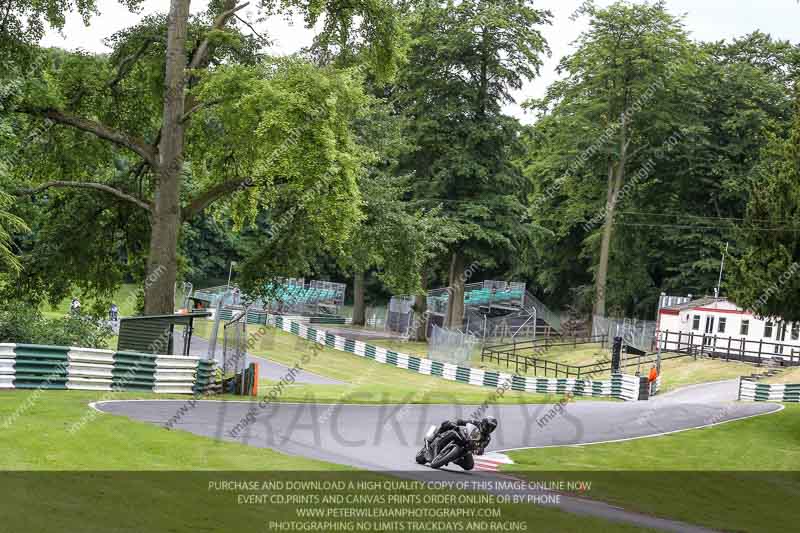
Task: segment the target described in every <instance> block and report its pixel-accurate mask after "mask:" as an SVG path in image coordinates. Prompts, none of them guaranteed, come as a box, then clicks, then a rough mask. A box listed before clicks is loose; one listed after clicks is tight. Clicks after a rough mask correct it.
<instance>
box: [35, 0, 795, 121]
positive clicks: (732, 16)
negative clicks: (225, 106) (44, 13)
mask: <svg viewBox="0 0 800 533" xmlns="http://www.w3.org/2000/svg"><path fill="white" fill-rule="evenodd" d="M581 3H582V0H540V1H534V5H535V6H536V7H537V8H539V9H547V10H550V11H551V12H552V15H553V17H552V25H550V26H545V27H543V28H542V30H541V31H542V33H543V35H544V37H545V39H546V40H547V42H548V44H549V46H550V50H551V52H552V54H551V56H550V57H549V58H545V60H544V65H543V66H542V69H541V72H540V76H539V77H538V78H536V79H534V80H533V81H531V82H529V83H526V84H525V86H524V87H523V88H522V89H521V90H520V91H517V92H516V93H515V94H514V98H515V101H516V103H512V104H508V105H507V106H506V108H505V111H506V112H507V113H509V114H511V115H513V116H516V117H517V118H519V119H520V120H521V121H522V122H525V123H531V122H533V117H532V116H531V115H530V114H526V113H525V111H524V110H523V109H522V107H520V104H521V103H522V102H524V101H525V100H527V99H529V98H539V97H541V96H543V95H544V93H545V91H546V89H547V86H548V85H549V84H550V83H552V82H553V81H554V80H556V79H557V78H558V75H557V74H556V72H555V69H556V66H557V65H558V62H559V60H560V59H561V58H562V57H563V56H565V55H568V54H569V53H570V52H571V50H572V43H573V42H574V41H575V39H576V38H577V37H578V36H579V35H580V33H581V32H582V31H583V30H584V29H585V28H586V26H587V25H586V20H585V18H583V19H578V20H575V21H572V20H570V15H572V14H573V13H574V12H575V10H576V9H577V8H578V7H579V6H580V4H581ZM596 3H597V4H598V5H608V4H610V3H612V0H599V1H597V2H596ZM99 4H100V12H101V13H100V15H99V16H96V17H94V18H92V20H91V22H90V25H89V27H85V26H84V24H83V22H82V20H81V18H80V17H79V16H76V15H72V16H70V17H68V19H67V24H66V26H65V28H64V30H63V32H61V34H59V33H58V32H55V31H50V32H49V33H48V34H47V35H46V36H45V38H44V39H43V41H42V44H43V45H45V46H58V47H61V48H66V49H69V50H75V49H83V50H87V51H91V52H97V53H100V52H108V51H109V49H108V48H107V47H106V46H105V45H104V44H103V39H105V38H106V37H108V36H110V35H111V34H113V33H114V32H116V31H118V30H120V29H123V28H126V27H128V26H131V25H133V24H136V23H137V22H138V21H139V20H140V19H141V18H142V16H143V15H144V14H149V13H154V12H158V11H163V12H165V11H167V10H168V8H169V0H145V2H144V5H143V8H142V10H141V11H140V13H130V12H129V11H128V10H127V9H125V8H124V7H122V6H120V5H119V4H118V3H117V2H116V1H115V0H99ZM206 4H207V2H206V1H205V0H195V1H193V2H192V12H193V13H196V12H199V11H202V10H203V9H205V7H206ZM667 7H668V9H669V10H670V11H671V12H672V13H673V14H676V15H683V16H684V23H685V25H686V28H687V30H688V31H689V32H690V34H691V36H692V37H693V38H694V39H697V40H702V41H717V40H722V39H728V40H730V39H733V38H734V37H736V36H740V35H744V34H747V33H750V32H752V31H755V30H760V31H762V32H763V33H769V34H771V35H772V36H774V37H776V38H780V39H787V40H790V41H792V42H793V43H798V42H800V4H798V2H797V0H667ZM242 13H243V18H245V19H248V20H254V19H255V18H256V17H257V14H256V13H255V11H254V9H252V8H245V10H244V11H243V12H242ZM255 27H256V29H257V30H258V31H259V33H260V34H262V35H267V36H268V37H269V38H270V39H272V40H273V47H272V48H271V52H272V53H274V54H291V53H293V52H295V51H297V50H299V49H300V48H302V47H304V46H307V45H308V44H310V43H311V40H312V39H313V36H314V31H313V30H309V29H306V28H305V27H304V26H303V23H302V21H301V20H299V21H296V22H293V21H287V20H286V19H284V18H283V17H274V18H271V19H269V20H267V21H266V22H264V23H262V24H258V25H256V26H255Z"/></svg>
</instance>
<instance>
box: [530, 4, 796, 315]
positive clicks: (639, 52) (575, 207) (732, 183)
mask: <svg viewBox="0 0 800 533" xmlns="http://www.w3.org/2000/svg"><path fill="white" fill-rule="evenodd" d="M583 13H585V14H588V15H589V16H590V17H591V19H590V27H589V30H588V31H587V32H586V33H585V34H584V35H582V36H581V37H580V39H579V40H578V44H579V47H578V49H577V51H576V52H575V53H574V54H573V55H571V56H568V57H566V58H564V59H563V60H562V61H561V66H560V69H561V72H562V74H563V75H564V79H562V80H560V81H558V82H556V83H554V84H553V85H552V86H551V87H550V88H549V89H548V93H547V96H546V98H544V99H543V100H541V101H535V102H530V103H529V105H530V106H532V107H533V108H534V109H537V110H539V112H540V119H539V121H538V122H537V124H536V125H535V126H533V127H532V128H530V129H529V130H528V131H527V132H526V133H525V135H524V137H523V139H524V142H525V144H526V146H527V147H528V150H529V151H528V154H527V157H526V158H525V159H524V160H523V164H524V165H525V174H526V175H527V176H528V177H529V178H530V179H531V180H532V186H533V189H534V192H533V194H532V195H531V200H530V203H531V208H530V211H531V218H532V220H533V222H534V223H535V224H538V225H540V226H542V227H544V228H546V229H547V230H549V231H548V232H541V233H539V234H538V235H537V236H536V241H535V246H534V249H533V253H532V254H531V258H530V262H529V265H530V266H529V269H528V274H529V275H531V276H533V277H535V279H536V280H537V282H538V283H539V284H540V285H541V286H542V287H543V289H544V291H545V292H546V293H549V294H550V297H549V298H550V300H551V301H553V302H554V303H557V304H565V303H570V302H571V303H577V304H579V306H580V307H581V308H582V309H583V310H585V311H588V309H589V307H590V305H591V303H592V299H593V298H592V288H591V284H592V283H593V276H594V273H595V268H596V265H597V264H598V251H599V249H600V237H601V224H600V223H597V222H593V221H597V220H598V218H600V219H602V213H603V210H604V207H605V204H606V201H607V191H608V187H609V165H613V164H619V161H620V157H621V145H622V140H621V139H622V137H621V130H622V128H621V121H620V116H621V115H622V113H624V112H626V111H629V112H628V113H626V114H625V117H626V128H627V132H626V135H627V137H628V139H629V141H630V144H629V145H628V150H627V156H626V162H625V168H626V172H627V175H628V179H627V185H625V187H626V188H625V195H624V197H623V199H622V200H620V201H619V202H618V203H617V213H616V214H615V217H614V220H615V225H614V234H613V238H612V241H611V259H610V265H609V278H608V283H607V287H606V297H607V300H608V307H609V310H610V311H612V312H613V313H615V314H624V315H627V316H632V315H637V316H642V317H648V318H649V317H651V316H652V312H653V310H654V309H655V307H656V301H657V298H658V294H659V293H660V292H661V291H666V292H668V293H671V294H687V293H691V294H696V295H699V294H708V293H710V292H711V289H712V288H713V287H714V286H715V285H716V280H717V276H718V273H719V261H720V257H721V254H722V250H723V249H724V247H725V242H726V241H730V243H731V250H732V252H734V253H737V249H738V246H739V244H738V242H737V233H736V231H735V227H736V221H735V219H736V218H738V217H743V216H744V214H745V208H746V207H745V206H746V205H747V202H748V198H749V196H750V190H751V180H752V169H753V167H754V165H756V164H757V163H758V161H759V158H760V156H759V154H760V151H761V149H762V148H763V146H764V145H765V144H766V142H767V139H768V132H769V131H770V130H773V131H775V130H777V131H785V128H786V127H787V124H788V122H789V119H790V117H791V99H790V96H789V90H788V88H789V86H790V85H789V84H790V80H791V78H792V72H793V71H794V70H795V69H796V67H797V65H798V62H797V59H798V55H797V54H798V50H797V49H796V47H793V46H791V45H790V44H789V43H786V42H781V41H776V40H774V39H771V38H770V37H768V36H765V35H763V34H760V33H758V32H756V33H754V34H752V35H748V36H745V37H743V38H740V39H736V40H734V41H732V42H719V43H691V42H689V41H688V38H687V37H686V35H685V31H684V30H683V28H682V25H681V23H680V20H679V19H676V18H674V17H672V16H671V15H669V13H668V12H666V10H665V7H664V4H663V2H656V3H654V4H646V5H639V4H631V3H626V2H617V3H615V4H612V5H611V6H609V7H608V8H603V9H600V8H597V7H595V6H594V5H592V4H587V7H586V8H585V9H584V10H583ZM611 58H615V59H614V60H613V61H612V59H611ZM614 88H616V89H614ZM670 138H673V139H675V140H677V142H675V143H670V142H669V139H670ZM640 170H645V172H644V173H643V175H642V176H643V177H642V178H641V179H634V176H635V175H636V173H637V172H639V171H640ZM698 217H715V218H714V219H706V218H698ZM716 217H722V218H716ZM726 217H727V218H726ZM587 223H588V225H587Z"/></svg>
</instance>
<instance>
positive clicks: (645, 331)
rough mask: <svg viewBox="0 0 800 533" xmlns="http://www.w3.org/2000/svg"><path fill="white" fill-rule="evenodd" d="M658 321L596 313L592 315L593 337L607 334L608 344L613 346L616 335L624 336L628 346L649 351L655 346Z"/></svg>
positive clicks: (623, 338)
mask: <svg viewBox="0 0 800 533" xmlns="http://www.w3.org/2000/svg"><path fill="white" fill-rule="evenodd" d="M656 326H657V323H656V322H654V321H651V320H638V319H636V318H610V317H604V316H598V315H595V316H593V317H592V337H599V336H601V335H605V336H606V344H607V345H608V346H611V344H612V342H613V340H614V337H622V340H623V342H624V343H625V344H627V345H628V346H633V347H635V348H638V349H640V350H642V351H645V352H649V351H651V350H653V349H654V347H655V339H656V329H657V328H656Z"/></svg>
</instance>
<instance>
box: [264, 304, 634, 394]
mask: <svg viewBox="0 0 800 533" xmlns="http://www.w3.org/2000/svg"><path fill="white" fill-rule="evenodd" d="M274 319H275V326H276V327H278V328H280V329H282V330H283V331H286V332H288V333H292V334H294V335H297V336H298V337H302V338H304V339H307V340H310V341H313V342H316V343H319V344H323V345H325V346H327V347H329V348H333V349H334V350H339V351H343V352H347V353H352V354H354V355H358V356H361V357H366V358H368V359H373V360H375V361H377V362H379V363H385V364H388V365H392V366H396V367H398V368H403V369H406V370H410V371H412V372H417V373H419V374H425V375H429V376H437V377H440V378H443V379H447V380H449V381H457V382H459V383H466V384H468V385H477V386H483V387H492V388H495V389H496V388H500V387H508V386H507V385H505V384H506V383H510V385H511V386H510V389H511V390H514V391H520V392H537V393H543V394H546V393H555V394H567V393H571V394H573V395H574V396H607V397H611V398H618V399H621V400H630V401H633V400H637V399H638V397H639V378H638V377H636V376H629V375H626V374H616V375H613V376H611V378H610V379H608V380H586V379H575V378H540V377H522V376H514V375H512V374H508V373H504V372H495V371H490V370H481V369H476V368H469V367H462V366H457V365H454V364H451V363H442V362H440V361H433V360H431V359H426V358H424V357H416V356H413V355H407V354H404V353H400V352H395V351H392V350H388V349H386V348H382V347H380V346H374V345H372V344H367V343H365V342H362V341H357V340H353V339H348V338H345V337H342V336H339V335H334V334H333V333H328V332H327V331H324V330H321V329H316V328H314V327H313V326H309V325H306V324H301V323H298V322H295V321H292V320H285V319H284V317H281V316H275V317H274Z"/></svg>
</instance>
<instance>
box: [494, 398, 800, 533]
mask: <svg viewBox="0 0 800 533" xmlns="http://www.w3.org/2000/svg"><path fill="white" fill-rule="evenodd" d="M510 456H511V457H512V458H513V459H514V461H515V462H516V463H517V464H515V465H511V466H509V467H506V468H505V470H513V471H514V472H515V474H516V475H518V476H521V477H526V478H529V479H541V477H542V476H543V473H544V472H549V471H550V472H552V471H559V472H565V471H567V472H572V473H574V475H575V476H577V478H579V479H587V478H588V479H594V480H595V481H596V482H595V483H593V485H592V488H591V491H590V492H589V493H588V494H587V495H586V496H587V497H589V498H592V499H600V500H604V501H607V502H609V503H612V504H614V505H619V506H622V507H624V508H625V509H627V510H634V511H639V512H643V513H648V514H653V515H658V516H662V517H667V518H673V519H678V520H682V521H685V522H690V523H696V524H700V525H703V526H707V527H711V528H715V529H719V530H726V531H788V530H795V529H796V525H797V523H798V520H799V519H800V512H799V511H798V510H797V509H796V507H795V506H792V505H786V502H791V501H796V500H797V498H798V497H800V472H798V471H800V406H798V405H787V406H786V409H784V410H783V411H781V412H780V413H777V414H772V415H767V416H759V417H755V418H751V419H747V420H740V421H736V422H730V423H726V424H722V425H719V426H715V427H711V428H705V429H697V430H691V431H686V432H681V433H676V434H673V435H666V436H663V437H654V438H646V439H639V440H632V441H627V442H621V443H612V444H596V445H589V446H569V447H561V448H546V449H533V450H521V451H515V452H511V453H510Z"/></svg>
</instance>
